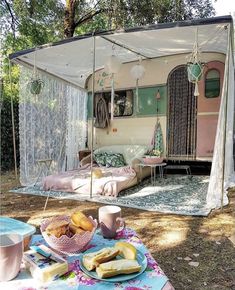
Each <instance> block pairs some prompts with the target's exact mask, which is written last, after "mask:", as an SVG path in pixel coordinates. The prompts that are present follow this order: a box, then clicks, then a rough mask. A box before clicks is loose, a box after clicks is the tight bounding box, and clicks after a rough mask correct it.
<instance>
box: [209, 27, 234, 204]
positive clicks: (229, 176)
mask: <svg viewBox="0 0 235 290" xmlns="http://www.w3.org/2000/svg"><path fill="white" fill-rule="evenodd" d="M231 30H232V29H231ZM231 30H229V29H228V48H227V55H226V61H225V73H224V85H223V90H222V97H221V106H220V112H219V119H218V125H217V132H216V140H215V146H214V155H213V161H212V167H211V175H210V183H209V188H208V193H207V205H208V206H209V207H210V208H219V207H220V206H221V205H226V204H228V197H227V194H226V191H225V192H223V189H227V188H229V187H232V186H235V174H234V163H233V162H234V161H233V135H234V61H233V51H232V39H231V37H230V33H233V31H231ZM229 32H230V33H229Z"/></svg>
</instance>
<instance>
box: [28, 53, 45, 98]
mask: <svg viewBox="0 0 235 290" xmlns="http://www.w3.org/2000/svg"><path fill="white" fill-rule="evenodd" d="M36 55H37V48H36V49H35V51H34V64H33V77H32V79H31V80H30V81H29V90H30V92H31V94H33V95H39V94H40V93H41V90H42V87H43V85H44V82H43V80H41V79H40V78H39V75H38V70H37V66H36Z"/></svg>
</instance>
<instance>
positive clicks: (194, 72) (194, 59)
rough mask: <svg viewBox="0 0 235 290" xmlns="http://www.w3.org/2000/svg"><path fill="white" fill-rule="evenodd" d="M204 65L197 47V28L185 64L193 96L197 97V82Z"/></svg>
mask: <svg viewBox="0 0 235 290" xmlns="http://www.w3.org/2000/svg"><path fill="white" fill-rule="evenodd" d="M203 68H204V64H203V63H202V62H201V60H200V50H199V45H198V28H197V29H196V32H195V42H194V45H193V50H192V53H191V55H190V59H189V62H188V63H187V72H188V81H189V82H191V83H194V84H195V90H194V96H199V90H198V82H199V81H200V79H201V77H202V74H203Z"/></svg>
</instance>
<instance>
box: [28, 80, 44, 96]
mask: <svg viewBox="0 0 235 290" xmlns="http://www.w3.org/2000/svg"><path fill="white" fill-rule="evenodd" d="M43 85H44V82H43V80H41V79H39V78H35V79H32V80H31V81H30V82H29V90H30V93H31V94H33V95H39V94H40V93H41V91H42V88H43Z"/></svg>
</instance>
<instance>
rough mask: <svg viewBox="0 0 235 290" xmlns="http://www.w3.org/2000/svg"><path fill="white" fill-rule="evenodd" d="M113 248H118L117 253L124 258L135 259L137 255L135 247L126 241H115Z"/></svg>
mask: <svg viewBox="0 0 235 290" xmlns="http://www.w3.org/2000/svg"><path fill="white" fill-rule="evenodd" d="M115 248H116V249H118V250H119V254H120V255H121V256H123V257H124V258H125V259H130V260H135V259H136V256H137V250H136V248H135V247H134V246H133V245H132V244H130V243H127V242H117V243H116V244H115Z"/></svg>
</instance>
